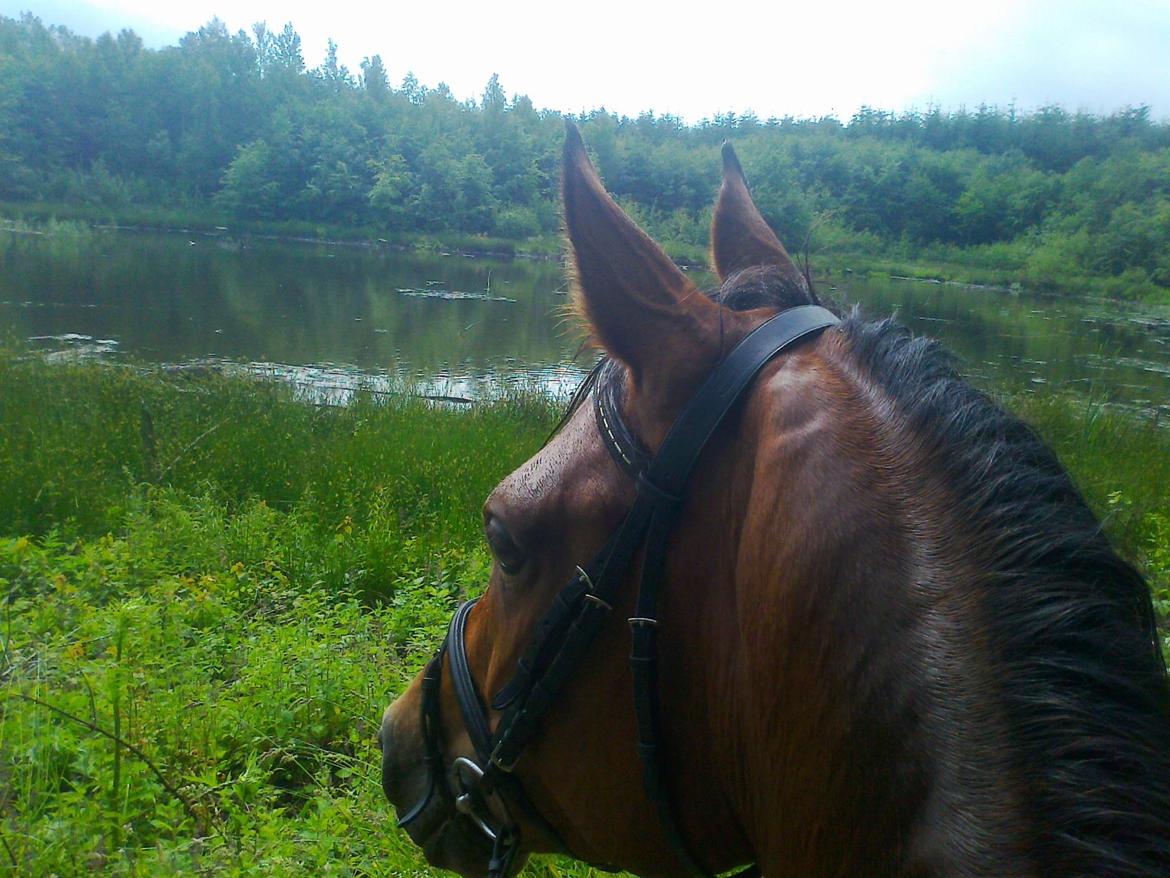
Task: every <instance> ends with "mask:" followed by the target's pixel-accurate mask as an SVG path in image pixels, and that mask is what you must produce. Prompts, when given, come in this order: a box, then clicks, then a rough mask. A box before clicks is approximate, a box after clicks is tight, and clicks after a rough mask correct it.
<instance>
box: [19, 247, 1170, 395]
mask: <svg viewBox="0 0 1170 878" xmlns="http://www.w3.org/2000/svg"><path fill="white" fill-rule="evenodd" d="M696 281H697V282H698V283H699V284H700V285H704V286H706V285H709V284H710V282H711V278H710V277H709V276H707V275H705V273H696ZM821 289H823V290H828V291H829V292H830V294H831V295H832V296H834V297H835V298H836V299H837V300H838V301H839V302H842V303H849V304H852V303H858V304H860V305H861V307H862V309H863V310H864V312H865V313H866V314H868V315H870V316H884V315H888V314H896V315H897V316H898V318H899V319H900V320H902V321H903V322H905V323H907V324H908V325H909V326H910V327H911V328H912V329H913V330H914V331H916V332H919V333H923V334H927V335H931V336H935V337H937V338H940V339H942V340H943V342H944V343H945V344H946V345H947V346H948V347H949V348H951V349H952V350H953V351H954V352H955V353H957V354H958V355H959V356H960V358H961V359H962V362H963V364H964V368H965V369H966V371H967V372H968V373H969V374H971V375H972V376H973V377H974V378H975V379H976V380H977V381H978V382H979V383H981V384H984V385H985V386H1000V387H1004V386H1007V387H1012V388H1014V389H1018V388H1020V387H1024V388H1032V389H1036V390H1042V391H1047V390H1048V389H1060V390H1071V391H1074V392H1077V393H1080V394H1084V395H1085V396H1086V397H1091V398H1092V399H1094V400H1098V401H1109V402H1115V403H1119V404H1124V405H1126V406H1131V407H1135V408H1138V409H1141V410H1143V411H1146V412H1150V413H1153V414H1161V415H1162V416H1167V415H1170V308H1165V307H1162V308H1157V307H1152V306H1142V305H1136V304H1128V303H1118V302H1114V301H1105V300H1099V299H1091V298H1083V297H1061V296H1037V295H1033V294H1029V293H1026V292H1024V293H1021V292H1015V293H1013V292H1009V291H1006V290H998V289H987V288H971V287H963V286H958V285H950V284H937V283H923V282H917V281H907V280H896V279H873V278H869V279H861V278H855V277H853V276H850V275H842V274H839V273H834V274H833V275H832V276H830V277H828V278H826V279H825V280H823V281H822V283H821ZM567 299H568V297H567V295H566V285H565V280H564V274H563V271H562V268H561V266H560V265H559V264H558V263H557V262H556V261H555V260H545V261H542V260H529V259H512V260H507V259H497V258H486V257H483V256H471V255H464V254H460V253H456V252H451V253H442V254H440V253H421V252H401V251H397V250H393V249H390V248H386V247H377V248H371V247H361V246H346V245H339V244H322V243H299V242H291V241H275V240H264V239H255V238H249V239H235V238H231V237H229V236H227V235H223V236H220V237H209V236H201V235H184V234H151V233H129V232H122V233H115V232H93V233H81V234H77V235H57V236H43V235H42V236H38V235H28V234H14V233H0V337H4V336H6V337H9V338H16V339H20V340H31V344H33V345H34V346H36V347H38V348H40V349H42V350H44V351H45V352H46V354H47V355H48V356H50V357H54V358H58V357H77V356H99V357H105V358H111V359H128V360H131V361H134V362H145V363H158V364H167V365H169V366H174V367H180V368H182V367H193V368H219V369H228V370H246V371H249V372H257V373H261V374H268V375H272V376H273V377H277V378H280V379H283V380H287V381H291V382H294V383H296V384H297V386H298V387H300V388H301V389H302V391H303V392H304V393H306V394H307V395H309V396H312V397H314V398H317V399H320V400H323V401H327V402H343V401H344V400H345V399H346V398H348V396H349V395H350V394H351V393H352V392H353V391H354V390H355V389H356V388H358V387H364V388H367V389H371V390H374V391H378V390H385V389H388V388H390V387H396V386H397V387H400V386H403V385H404V384H406V385H409V386H411V387H412V388H414V389H415V390H416V392H421V393H425V394H428V395H434V396H443V397H451V398H458V399H466V398H476V397H481V396H485V395H493V394H497V393H501V392H505V391H506V390H507V389H509V388H513V387H523V388H542V389H545V390H547V391H550V392H552V393H555V394H565V393H567V392H569V391H570V390H571V389H572V388H573V387H574V386H575V385H576V383H577V381H578V380H580V377H581V375H582V374H583V373H584V371H585V369H586V368H587V367H588V365H589V363H590V362H591V361H592V356H593V355H592V354H591V353H590V352H588V351H585V352H582V351H580V338H579V336H578V335H577V334H576V333H575V332H574V329H573V326H572V324H571V322H569V321H568V320H567V319H566V316H565V305H566V303H567Z"/></svg>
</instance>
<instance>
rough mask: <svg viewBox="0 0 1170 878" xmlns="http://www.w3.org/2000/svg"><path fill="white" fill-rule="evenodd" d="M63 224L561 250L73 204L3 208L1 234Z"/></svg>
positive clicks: (538, 244) (542, 239) (463, 237)
mask: <svg viewBox="0 0 1170 878" xmlns="http://www.w3.org/2000/svg"><path fill="white" fill-rule="evenodd" d="M63 224H64V225H66V226H68V225H81V226H90V227H93V228H95V229H126V230H141V231H165V232H183V233H186V234H192V235H213V236H217V237H218V236H231V237H244V236H256V237H268V238H279V239H287V240H296V241H301V240H304V241H328V242H333V243H341V244H355V245H371V246H389V247H397V248H401V249H418V250H434V251H444V250H449V251H453V252H464V253H475V254H491V255H498V256H528V257H538V258H548V257H556V256H559V255H560V253H561V249H562V246H561V241H560V238H559V237H558V236H556V235H538V236H536V237H532V238H515V239H513V238H501V237H495V236H491V235H473V234H469V233H460V232H443V233H423V232H402V231H399V232H389V231H386V230H385V229H383V228H380V227H377V226H360V225H352V224H347V225H332V224H329V223H317V222H308V221H303V220H241V219H237V218H229V217H227V216H224V215H223V214H221V213H218V212H216V211H214V210H211V209H209V208H206V207H204V208H189V209H188V208H178V209H172V208H165V207H154V206H149V205H125V206H120V207H117V208H111V207H107V206H105V205H98V204H76V203H71V202H0V229H4V228H7V229H10V230H15V231H21V232H29V233H34V234H38V233H41V232H44V231H48V232H49V233H55V230H57V229H60V228H62V225H63Z"/></svg>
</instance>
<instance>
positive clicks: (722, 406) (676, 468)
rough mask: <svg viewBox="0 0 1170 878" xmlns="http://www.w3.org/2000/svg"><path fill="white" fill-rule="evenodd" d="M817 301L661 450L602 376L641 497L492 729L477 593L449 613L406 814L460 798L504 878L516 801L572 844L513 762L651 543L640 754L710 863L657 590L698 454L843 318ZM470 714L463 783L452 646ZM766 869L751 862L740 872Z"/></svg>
mask: <svg viewBox="0 0 1170 878" xmlns="http://www.w3.org/2000/svg"><path fill="white" fill-rule="evenodd" d="M837 322H838V320H837V318H836V317H835V316H834V315H833V314H832V312H830V311H828V310H827V309H825V308H822V307H820V306H819V305H801V306H799V307H795V308H790V309H788V310H786V311H783V312H781V313H780V314H777V315H776V316H775V317H772V318H770V319H769V320H768V321H766V322H765V323H763V324H762V325H760V326H758V327H757V328H756V329H755V330H753V331H752V332H751V333H750V334H749V335H748V336H747V337H746V338H745V339H744V340H743V341H742V342H740V343H739V344H738V345H736V347H735V348H734V349H732V351H731V352H730V353H729V354H728V355H727V356H726V357H724V358H723V359H722V360H721V361H720V362H719V364H718V365H717V366H716V367H715V369H714V370H713V371H712V373H711V374H710V375H709V376H708V378H707V379H706V381H705V382H704V383H703V385H702V386H701V387H700V388H699V390H698V392H697V393H696V394H695V395H694V397H693V398H692V399H691V401H690V402H689V403H688V404H687V406H686V408H685V409H683V412H682V414H680V415H679V417H678V419H677V420H676V421H675V422H674V424H673V425H672V426H671V429H670V431H669V433H668V434H667V436H666V439H665V440H664V441H663V443H662V447H661V448H660V449H659V450H658V453H657V454H655V455H653V456H651V455H650V454H648V453H647V452H646V450H645V448H644V446H643V445H642V444H641V443H640V442H639V441H638V439H637V437H636V436H635V435H634V434H633V433H632V431H630V430H629V429H628V427H627V426H626V424H625V421H624V419H623V418H622V416H621V411H620V399H619V398H618V397H617V395H616V394H614V393H605V392H602V391H603V388H602V387H601V386H599V385H598V384H597V383H595V384H594V386H593V401H594V405H593V408H594V412H595V415H596V419H597V426H598V429H599V431H600V432H601V436H602V438H603V439H604V440H605V445H606V448H607V449H608V450H609V453H610V455H611V456H612V457H613V459H614V460H615V461H616V462H617V463H618V465H619V466H621V468H622V469H623V470H625V471H626V472H627V473H628V474H629V475H630V477H631V479H633V481H634V485H635V487H636V489H637V493H636V497H635V500H634V503H633V505H632V506H631V507H630V510H629V512H627V514H626V517H625V519H624V520H623V521H622V523H621V525H620V526H619V527H618V529H617V530H616V531H615V532H614V534H613V535H612V536H611V537H610V539H609V541H608V542H607V543H606V544H605V546H604V547H603V548H602V549H601V551H600V552H598V553H597V555H595V556H594V558H593V560H592V561H591V562H590V563H589V564H588V566H586V567H584V568H582V567H578V568H577V572H576V574H575V575H574V576H573V578H572V579H570V580H569V582H568V584H567V585H566V586H565V587H564V588H562V589H561V590H560V592H559V593H558V594H557V596H556V598H555V599H554V600H553V603H552V606H551V607H550V608H549V609H548V611H547V612H546V613H545V614H544V616H543V617H542V618H541V620H540V622H539V623H538V624H537V626H536V630H535V632H534V633H533V636H532V639H531V641H530V642H529V645H528V648H527V649H526V651H525V652H524V655H523V656H522V657H521V659H520V662H519V664H518V666H517V668H516V671H515V673H514V674H513V676H512V678H511V679H510V680H509V681H508V683H506V684H505V685H504V687H503V688H502V689H501V690H500V691H499V692H498V693H496V695H495V697H494V698H493V699H492V702H491V707H492V709H493V710H495V711H503V716H502V717H501V719H500V722H499V724H498V727H497V729H496V731H495V733H494V734H493V733H492V731H491V728H490V725H489V721H488V712H487V710H486V708H485V706H484V704H483V702H482V700H481V699H480V696H479V692H478V690H477V688H476V685H475V681H474V679H473V678H472V675H471V668H470V665H469V663H468V659H467V653H466V647H465V643H464V631H465V628H466V624H467V617H468V615H469V614H470V613H471V609H472V607H473V606H474V605H475V601H474V600H473V601H468V602H467V603H465V604H463V605H462V606H461V607H460V608H459V609H458V610H457V611H456V613H455V616H454V618H452V620H451V625H450V627H449V628H448V630H447V637H446V639H445V640H444V641H443V644H442V646H441V647H440V648H439V650H438V652H437V653H436V654H435V657H434V658H433V659H431V661H430V663H429V664H428V665H427V667H426V670H425V671H424V673H423V680H422V706H421V712H422V734H423V740H424V748H425V755H424V761H425V767H426V770H427V789H426V792H425V793H424V795H423V797H422V799H420V800H419V802H418V803H417V804H416V805H415V806H414V807H413V808H411V810H410V812H409V813H407V814H406V815H405V816H404V817H403V818H402V819H401V820H399V825H400V826H406V825H408V824H410V823H411V822H413V821H414V820H416V819H417V818H418V817H419V816H420V815H421V814H422V813H423V812H424V811H425V810H426V808H427V806H428V805H429V804H430V802H431V800H432V799H433V798H434V797H435V796H436V795H439V796H443V797H445V798H447V799H449V800H453V804H454V806H455V808H456V810H458V811H459V812H461V813H463V814H465V815H466V816H467V817H468V818H469V819H470V820H471V821H472V822H473V823H475V825H476V826H478V827H479V829H480V830H481V831H482V832H483V833H484V835H485V836H486V837H487V838H488V839H490V840H491V842H492V855H491V858H490V860H489V863H488V878H502V876H505V875H506V874H507V873H508V871H509V869H510V868H511V865H512V862H513V860H514V859H515V856H516V853H517V851H518V850H519V846H520V830H519V826H518V824H517V822H516V821H515V819H514V818H513V816H512V811H511V808H516V809H519V810H521V811H523V812H525V817H527V818H528V819H530V820H532V821H533V822H534V823H535V824H536V825H537V826H538V827H539V828H540V829H541V831H543V832H546V833H547V834H548V835H549V836H550V838H552V839H553V840H554V841H556V842H558V843H560V844H561V845H562V847H565V849H566V850H567V846H565V845H564V843H563V840H562V839H561V838H560V835H559V834H558V833H557V831H556V829H555V828H554V827H552V826H550V825H549V824H548V823H547V822H546V821H545V820H544V819H543V818H542V817H541V816H540V814H539V812H537V810H536V809H535V808H534V807H533V806H532V804H531V802H530V800H529V799H528V796H527V795H526V794H525V792H524V789H523V787H522V786H521V784H520V781H519V780H518V779H517V778H516V777H515V775H514V774H513V773H512V770H513V768H514V767H515V765H516V761H517V760H518V759H519V758H520V755H521V753H522V752H523V748H524V746H525V745H526V744H527V743H528V742H529V741H531V740H532V739H533V738H534V737H535V735H536V734H537V733H538V731H539V729H540V723H541V719H542V717H543V716H544V714H545V712H546V711H547V710H548V708H549V707H550V706H551V705H552V704H553V703H554V701H555V700H556V697H557V695H558V694H559V693H560V691H561V689H563V688H564V686H565V684H566V683H567V682H568V681H569V679H570V678H571V677H572V676H573V674H574V672H575V671H576V670H577V668H578V667H580V666H581V664H582V663H583V660H584V658H585V654H586V651H587V650H588V649H589V647H590V645H591V644H592V642H593V640H594V638H595V637H596V635H597V633H598V631H599V630H600V628H601V625H602V623H603V622H604V621H605V619H606V617H607V616H608V615H609V613H610V611H611V610H612V609H613V607H614V605H615V604H616V603H617V601H618V598H617V593H618V589H619V588H620V586H621V583H622V581H623V579H624V577H625V574H626V571H627V570H628V569H629V567H630V566H631V564H632V563H633V560H634V556H635V554H636V553H637V551H638V550H639V549H640V548H641V547H642V546H643V545H645V547H646V549H645V555H644V558H643V561H642V574H641V580H640V584H639V588H638V597H637V603H636V608H635V611H634V615H633V616H632V617H631V618H630V619H629V620H628V624H629V626H630V633H631V649H630V667H631V670H632V673H633V690H634V711H635V715H636V718H637V727H638V740H637V749H638V754H639V756H640V757H641V760H642V767H643V783H644V786H645V789H646V794H647V796H648V797H649V798H650V800H651V801H653V802H654V804H655V807H656V808H657V809H658V812H659V817H660V820H661V823H662V827H663V830H664V833H665V835H666V838H667V840H668V842H669V843H670V846H671V847H672V848H673V850H674V852H675V855H676V856H677V858H678V860H679V862H680V863H681V865H682V866H683V867H685V869H686V870H687V871H688V872H690V873H692V874H695V875H706V874H708V873H707V872H706V870H704V869H703V868H702V867H701V866H700V865H699V863H698V861H697V860H696V859H695V857H694V855H693V854H692V853H691V851H690V848H689V847H688V846H687V843H686V840H685V839H684V838H683V836H682V833H681V831H680V829H679V826H678V822H677V819H676V817H675V813H674V809H673V807H672V805H671V801H670V796H669V792H668V790H667V789H666V787H665V785H664V782H663V776H662V766H661V762H660V757H659V749H660V743H661V733H660V726H661V722H660V718H659V707H658V688H657V685H656V681H657V661H658V650H657V643H656V636H657V630H658V609H657V607H658V592H659V588H660V586H661V584H662V580H663V574H664V568H665V563H666V548H667V538H668V537H669V535H670V532H671V530H672V529H673V527H674V524H675V521H676V519H677V517H678V513H679V510H680V507H681V505H682V499H683V490H684V488H685V487H686V483H687V480H688V478H689V476H690V474H691V471H692V469H693V468H694V466H695V462H696V461H697V460H698V457H699V454H700V452H701V451H702V450H703V448H704V447H705V446H706V444H707V442H708V440H709V439H710V438H711V435H712V434H713V433H714V432H715V429H716V427H718V426H719V424H720V422H722V420H723V418H724V417H725V416H726V415H727V413H728V412H729V411H730V410H731V408H732V406H733V405H734V404H735V402H736V400H738V399H739V398H740V397H741V396H742V395H743V393H744V391H745V390H746V389H747V387H748V386H749V385H750V384H751V382H752V380H753V379H754V378H755V376H756V375H757V374H758V373H759V371H760V370H761V369H762V368H763V367H764V365H765V364H766V363H768V361H769V360H771V359H772V358H774V357H775V356H777V355H778V354H780V353H781V352H783V351H785V350H788V349H790V348H792V347H793V346H795V345H796V344H798V343H799V342H801V341H803V340H805V339H808V338H811V337H814V336H816V335H817V334H819V333H820V332H821V331H823V330H824V329H826V328H828V327H830V326H832V325H834V324H835V323H837ZM444 655H446V657H447V660H448V663H449V667H450V673H451V681H452V685H453V687H454V690H455V696H456V700H457V701H458V703H459V712H460V713H461V714H462V719H463V723H464V726H465V728H466V730H467V734H468V736H469V738H470V739H471V743H472V746H473V748H474V749H475V756H476V758H475V759H474V760H473V759H468V758H467V757H459V758H458V759H456V760H454V762H453V763H452V765H451V771H452V777H453V785H454V789H452V784H449V783H448V782H447V778H446V772H447V768H446V766H445V761H444V755H443V751H442V743H441V741H442V734H441V725H440V716H439V689H440V686H441V679H442V667H443V657H444ZM754 874H758V871H757V870H756V868H755V867H754V866H753V867H749V868H748V869H746V870H744V871H743V872H741V873H740V875H741V876H745V878H746V876H748V875H754Z"/></svg>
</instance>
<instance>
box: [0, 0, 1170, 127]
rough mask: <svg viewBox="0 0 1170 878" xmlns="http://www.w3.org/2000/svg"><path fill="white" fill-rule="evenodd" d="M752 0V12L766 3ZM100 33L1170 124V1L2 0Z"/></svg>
mask: <svg viewBox="0 0 1170 878" xmlns="http://www.w3.org/2000/svg"><path fill="white" fill-rule="evenodd" d="M753 7H754V8H753ZM26 10H27V11H31V12H33V13H34V14H36V15H38V16H39V17H40V18H41V19H42V20H43V21H44V22H45V23H46V24H64V25H66V26H68V27H69V28H71V29H72V30H74V31H77V32H79V33H83V34H87V35H91V36H96V35H98V34H100V33H102V32H103V31H107V30H113V31H117V30H119V29H121V28H124V27H130V28H133V29H134V30H135V31H137V32H138V33H139V34H140V35H141V36H142V37H143V39H144V40H145V41H146V43H147V45H149V46H152V47H160V46H164V45H168V44H173V43H175V42H177V41H178V40H179V38H180V37H182V35H183V34H184V33H186V32H187V31H189V30H193V29H196V28H198V27H199V25H201V24H203V23H205V22H206V21H208V20H209V19H211V18H212V17H213V16H216V15H218V16H219V17H220V18H221V19H223V20H224V21H225V22H226V23H227V25H228V26H229V28H231V29H232V30H233V31H235V30H238V29H240V28H243V29H248V30H250V27H251V25H252V23H253V22H257V21H267V23H268V25H269V26H270V27H272V28H274V29H279V28H280V27H281V26H282V25H283V24H284V23H285V22H286V21H291V22H292V23H293V25H294V26H295V27H296V29H297V31H298V32H299V33H300V35H301V38H302V40H303V44H304V54H305V61H306V63H307V64H308V65H309V66H310V67H313V66H316V65H317V64H319V63H320V62H321V60H322V58H323V57H324V54H325V42H326V39H327V38H328V37H332V38H333V39H334V40H335V41H336V42H337V44H338V47H339V55H340V57H341V60H342V61H343V62H344V63H346V64H347V65H348V66H349V67H350V68H351V69H352V70H355V71H356V70H357V69H358V64H359V62H360V61H361V59H362V58H363V57H364V56H367V55H373V54H375V53H378V54H381V56H382V59H383V61H384V62H385V64H386V66H387V68H388V70H389V72H390V77H391V80H392V81H393V82H395V83H397V82H399V81H401V79H402V77H403V76H404V75H405V74H406V73H407V72H408V71H412V72H413V73H414V74H415V76H417V77H418V79H419V80H420V81H421V82H423V83H424V84H426V85H430V86H433V85H436V84H438V83H439V82H446V83H447V84H448V85H450V87H451V89H452V90H453V91H454V93H455V94H456V95H457V96H458V97H460V98H468V97H477V96H478V95H479V94H480V93H481V92H482V91H483V86H484V84H485V83H486V82H487V80H488V77H489V76H491V74H492V73H498V74H499V76H500V81H501V83H502V84H503V86H504V88H505V89H506V90H507V91H508V93H509V94H514V93H522V94H527V95H529V96H530V97H531V98H532V100H533V101H534V102H535V104H536V105H537V106H538V107H549V108H553V109H558V110H564V111H568V112H578V111H581V110H587V109H592V108H595V107H599V106H605V107H607V108H608V109H610V110H613V111H617V112H620V113H625V114H631V115H632V114H637V113H639V112H641V111H643V110H653V111H655V112H657V113H674V114H676V115H679V116H682V117H683V118H685V119H687V120H688V121H697V120H698V119H701V118H703V117H707V116H711V115H713V114H714V113H720V112H726V111H733V112H737V113H739V112H746V111H749V110H750V111H753V112H755V113H756V114H757V115H759V116H760V117H763V118H767V117H769V116H784V115H795V116H819V115H825V114H834V115H837V116H839V117H841V118H842V119H847V118H848V117H849V116H850V115H852V114H853V112H854V111H855V110H856V109H857V108H858V107H859V106H861V105H863V104H868V105H870V106H874V107H879V108H881V109H891V110H904V109H908V108H911V107H916V108H918V109H923V108H925V107H926V106H927V105H929V104H931V103H935V104H940V105H941V106H943V107H944V108H947V109H955V108H958V107H959V106H960V105H965V106H967V107H972V108H973V107H975V106H977V105H978V104H979V103H981V102H986V103H989V104H998V105H1000V106H1007V104H1009V103H1010V102H1012V101H1014V102H1015V103H1016V105H1017V106H1018V107H1020V108H1021V109H1025V110H1026V109H1032V108H1035V107H1037V106H1040V105H1043V104H1048V103H1060V104H1062V105H1064V106H1065V107H1066V108H1068V109H1070V110H1076V109H1085V110H1089V111H1092V112H1098V113H1102V112H1106V113H1107V112H1109V111H1112V110H1115V109H1118V108H1120V107H1124V106H1126V105H1138V104H1147V105H1149V106H1150V107H1151V108H1152V109H1153V112H1154V115H1155V117H1156V118H1159V119H1166V118H1170V0H1014V2H1013V0H978V2H957V0H952V2H947V0H886V2H874V0H866V2H854V0H809V2H804V3H776V2H773V3H767V4H761V3H760V2H759V0H757V2H756V3H753V4H749V3H746V2H741V0H707V2H704V3H694V2H690V0H675V2H670V3H647V2H639V0H591V2H586V3H558V2H556V0H553V2H549V0H518V2H510V0H497V2H491V0H474V2H468V0H429V2H427V0H424V2H417V0H415V2H409V3H401V2H399V3H395V2H381V3H373V2H369V0H366V2H362V3H355V2H349V0H332V2H322V0H315V2H312V3H307V2H301V0H283V2H276V0H188V2H183V0H16V2H13V0H0V14H4V15H9V16H15V15H17V14H19V13H20V12H22V11H26Z"/></svg>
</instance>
